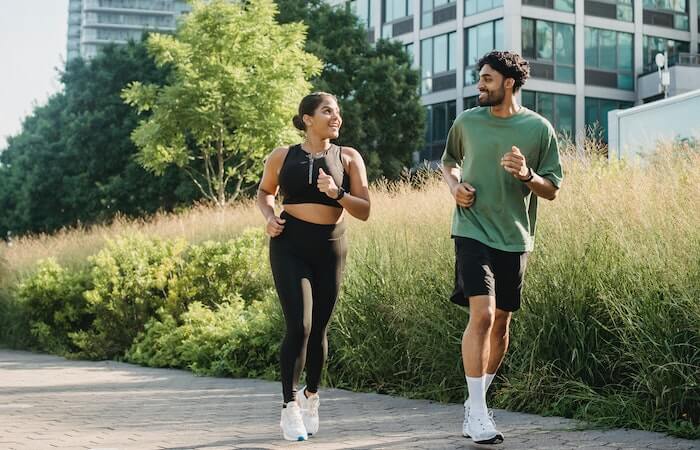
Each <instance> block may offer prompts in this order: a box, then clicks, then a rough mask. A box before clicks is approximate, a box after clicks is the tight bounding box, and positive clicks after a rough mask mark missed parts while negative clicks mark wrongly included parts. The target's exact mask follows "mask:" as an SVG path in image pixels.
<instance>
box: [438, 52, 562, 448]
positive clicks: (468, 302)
mask: <svg viewBox="0 0 700 450" xmlns="http://www.w3.org/2000/svg"><path fill="white" fill-rule="evenodd" d="M478 69H479V83H478V89H479V105H480V106H479V107H477V108H472V109H469V110H467V111H464V112H462V113H461V114H460V115H459V117H457V119H456V120H455V122H454V124H453V125H452V128H451V129H450V132H449V135H448V137H447V145H446V147H445V152H444V154H443V156H442V165H443V167H442V173H443V177H444V179H445V181H446V182H447V184H448V185H449V188H450V192H451V193H452V195H453V197H454V199H455V202H456V208H455V212H454V215H453V220H452V237H453V238H454V242H455V255H456V261H455V290H454V293H453V294H452V297H451V299H450V300H451V301H453V302H454V303H457V304H459V305H463V306H467V307H469V310H470V314H469V323H468V325H467V328H466V330H465V331H464V335H463V336H462V360H463V363H464V373H465V376H466V380H467V388H468V391H469V398H468V399H467V401H466V402H465V404H464V406H465V408H464V409H465V413H464V425H463V434H464V436H465V437H471V439H472V440H473V441H474V442H476V443H480V444H498V443H501V442H503V434H501V433H500V432H499V431H498V430H497V429H496V424H495V423H494V421H493V418H492V416H491V415H489V413H488V410H487V407H486V390H487V389H488V387H489V385H490V384H491V381H492V380H493V378H494V376H495V374H496V371H497V370H498V367H499V366H500V365H501V362H502V361H503V357H504V356H505V353H506V350H507V348H508V327H509V324H510V319H511V315H512V313H513V311H516V310H517V309H518V308H520V294H521V291H522V285H523V275H524V272H525V266H526V263H527V257H528V254H529V253H530V252H531V251H532V249H533V244H534V234H535V221H536V216H537V199H538V197H542V198H545V199H548V200H554V199H555V198H556V196H557V192H558V190H559V186H560V184H561V181H562V169H561V164H560V161H559V150H558V144H557V139H556V135H555V132H554V129H553V128H552V125H551V124H550V123H549V122H548V121H547V120H546V119H544V118H543V117H541V116H540V115H538V114H537V113H535V112H533V111H530V110H529V109H527V108H525V107H523V106H521V105H518V102H517V99H516V97H515V94H516V93H517V91H518V90H519V89H520V88H521V87H522V85H523V83H524V82H525V80H527V78H528V76H529V73H530V68H529V65H528V63H527V61H525V60H524V59H522V58H521V57H520V55H518V54H516V53H511V52H501V51H493V52H491V53H488V54H487V55H485V56H484V57H483V58H482V59H481V60H480V61H479V63H478Z"/></svg>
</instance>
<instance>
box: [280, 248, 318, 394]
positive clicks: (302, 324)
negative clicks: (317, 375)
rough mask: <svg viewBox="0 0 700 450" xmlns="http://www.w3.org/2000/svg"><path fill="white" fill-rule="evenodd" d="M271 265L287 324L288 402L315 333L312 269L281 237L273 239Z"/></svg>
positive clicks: (284, 371) (283, 358)
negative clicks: (312, 328)
mask: <svg viewBox="0 0 700 450" xmlns="http://www.w3.org/2000/svg"><path fill="white" fill-rule="evenodd" d="M270 265H271V267H272V275H273V278H274V281H275V287H276V289H277V295H278V296H279V300H280V304H281V306H282V312H283V314H284V321H285V324H286V333H285V336H284V340H283V341H282V348H281V350H280V372H281V376H282V392H283V395H284V403H285V404H286V403H289V402H291V401H293V400H294V399H295V395H296V386H297V385H298V383H299V377H300V375H301V372H302V370H304V361H305V359H306V351H307V350H306V348H307V342H308V339H309V335H310V333H311V312H312V304H313V299H312V289H311V269H310V268H309V267H308V266H307V265H306V264H305V263H304V262H303V261H302V260H301V259H299V258H297V257H295V256H294V254H293V253H292V251H291V249H290V248H289V245H288V243H287V242H284V241H281V240H277V239H272V240H271V241H270Z"/></svg>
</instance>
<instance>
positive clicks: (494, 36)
mask: <svg viewBox="0 0 700 450" xmlns="http://www.w3.org/2000/svg"><path fill="white" fill-rule="evenodd" d="M502 48H503V19H499V20H495V21H493V22H486V23H482V24H480V25H477V26H474V27H470V28H467V30H466V32H465V33H464V61H465V64H464V66H465V67H464V84H465V85H470V84H475V83H476V82H478V81H479V71H478V70H477V67H476V64H477V63H478V62H479V59H480V58H481V57H482V56H484V55H485V54H486V53H488V52H490V51H491V50H495V49H502Z"/></svg>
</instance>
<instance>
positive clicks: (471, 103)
mask: <svg viewBox="0 0 700 450" xmlns="http://www.w3.org/2000/svg"><path fill="white" fill-rule="evenodd" d="M477 106H479V96H478V95H472V96H471V97H464V109H465V110H467V109H472V108H476V107H477Z"/></svg>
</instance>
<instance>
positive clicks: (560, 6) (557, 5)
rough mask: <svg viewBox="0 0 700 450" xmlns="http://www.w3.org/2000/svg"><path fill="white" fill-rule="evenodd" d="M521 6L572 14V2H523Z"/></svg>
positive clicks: (540, 0)
mask: <svg viewBox="0 0 700 450" xmlns="http://www.w3.org/2000/svg"><path fill="white" fill-rule="evenodd" d="M523 5H530V6H539V7H540V8H548V9H556V10H557V11H564V12H574V0H523Z"/></svg>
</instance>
